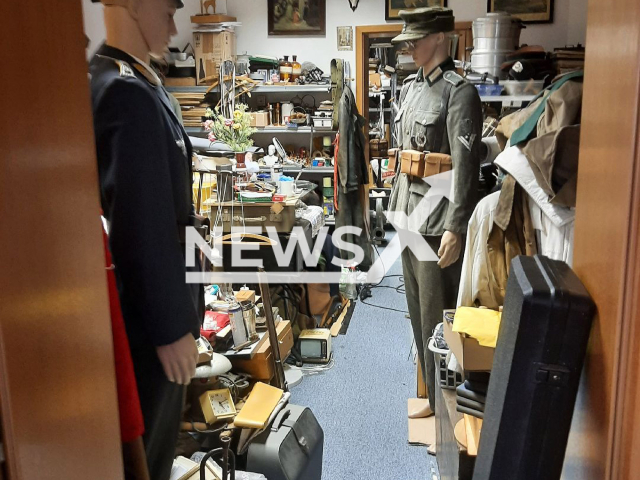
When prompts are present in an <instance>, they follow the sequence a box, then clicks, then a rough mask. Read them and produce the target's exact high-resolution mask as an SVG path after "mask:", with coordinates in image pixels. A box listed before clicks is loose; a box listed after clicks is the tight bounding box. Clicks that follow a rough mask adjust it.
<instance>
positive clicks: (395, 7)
mask: <svg viewBox="0 0 640 480" xmlns="http://www.w3.org/2000/svg"><path fill="white" fill-rule="evenodd" d="M446 6H447V0H385V18H386V19H387V20H401V19H400V16H399V15H398V13H400V10H415V9H416V8H424V7H446Z"/></svg>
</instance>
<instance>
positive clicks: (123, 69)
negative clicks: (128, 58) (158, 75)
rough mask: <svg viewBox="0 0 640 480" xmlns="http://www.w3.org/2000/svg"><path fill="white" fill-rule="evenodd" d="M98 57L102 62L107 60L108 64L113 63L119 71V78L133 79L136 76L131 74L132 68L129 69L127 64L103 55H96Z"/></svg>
mask: <svg viewBox="0 0 640 480" xmlns="http://www.w3.org/2000/svg"><path fill="white" fill-rule="evenodd" d="M97 56H98V57H100V58H101V59H103V60H108V61H110V62H113V63H114V64H115V65H116V66H117V67H118V69H119V70H120V76H121V77H135V76H136V74H135V73H134V72H133V68H131V65H129V64H128V63H127V62H125V61H123V60H116V59H115V58H111V57H107V56H105V55H97Z"/></svg>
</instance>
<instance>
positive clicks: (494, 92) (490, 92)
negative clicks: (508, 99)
mask: <svg viewBox="0 0 640 480" xmlns="http://www.w3.org/2000/svg"><path fill="white" fill-rule="evenodd" d="M476 88H477V89H478V93H479V94H480V95H481V96H489V97H493V96H496V97H497V96H499V95H501V94H502V90H503V89H504V87H503V86H502V85H495V84H488V83H477V84H476Z"/></svg>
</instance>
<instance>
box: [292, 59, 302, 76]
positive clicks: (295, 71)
mask: <svg viewBox="0 0 640 480" xmlns="http://www.w3.org/2000/svg"><path fill="white" fill-rule="evenodd" d="M300 75H302V65H300V62H298V56H297V55H294V56H293V62H292V63H291V81H292V82H295V81H296V80H298V78H300Z"/></svg>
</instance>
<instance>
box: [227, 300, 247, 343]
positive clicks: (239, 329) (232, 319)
mask: <svg viewBox="0 0 640 480" xmlns="http://www.w3.org/2000/svg"><path fill="white" fill-rule="evenodd" d="M229 323H230V324H231V333H232V335H233V345H234V346H236V347H239V346H240V345H243V344H245V343H247V341H249V335H248V334H247V327H246V326H245V323H244V316H243V315H242V307H241V306H240V305H238V304H237V303H234V304H233V305H231V306H230V307H229Z"/></svg>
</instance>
